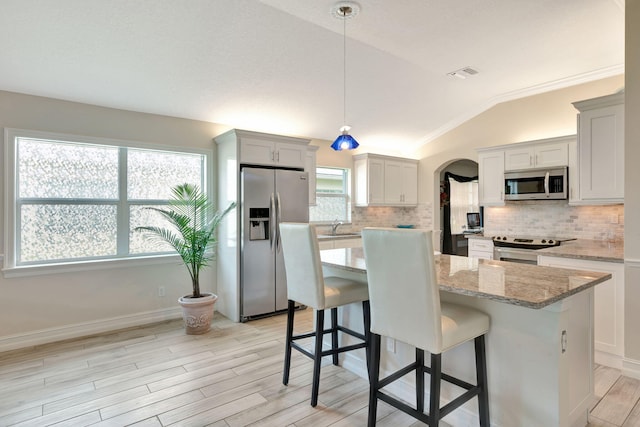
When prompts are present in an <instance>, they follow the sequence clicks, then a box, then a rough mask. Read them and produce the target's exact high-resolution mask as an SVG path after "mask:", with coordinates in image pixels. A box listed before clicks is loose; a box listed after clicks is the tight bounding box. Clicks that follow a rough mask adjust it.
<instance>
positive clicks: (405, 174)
mask: <svg viewBox="0 0 640 427" xmlns="http://www.w3.org/2000/svg"><path fill="white" fill-rule="evenodd" d="M402 188H403V190H402V200H403V202H404V204H405V205H417V204H418V165H417V164H416V163H413V162H411V163H409V162H407V163H405V164H404V165H403V166H402Z"/></svg>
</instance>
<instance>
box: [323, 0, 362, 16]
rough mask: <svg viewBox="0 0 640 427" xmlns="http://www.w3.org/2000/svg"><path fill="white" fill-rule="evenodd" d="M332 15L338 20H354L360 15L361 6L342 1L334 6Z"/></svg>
mask: <svg viewBox="0 0 640 427" xmlns="http://www.w3.org/2000/svg"><path fill="white" fill-rule="evenodd" d="M330 13H331V16H333V17H334V18H336V19H344V20H347V19H353V18H355V17H356V16H357V15H358V13H360V5H359V4H358V3H356V2H352V1H340V2H338V3H336V4H334V5H333V7H332V8H331V10H330Z"/></svg>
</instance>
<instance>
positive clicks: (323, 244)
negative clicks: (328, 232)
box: [318, 239, 335, 251]
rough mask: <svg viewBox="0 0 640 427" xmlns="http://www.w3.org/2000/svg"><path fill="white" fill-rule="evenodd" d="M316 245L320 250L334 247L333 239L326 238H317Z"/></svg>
mask: <svg viewBox="0 0 640 427" xmlns="http://www.w3.org/2000/svg"><path fill="white" fill-rule="evenodd" d="M318 247H319V248H320V250H321V251H322V250H325V249H333V248H335V245H334V241H333V240H328V239H318Z"/></svg>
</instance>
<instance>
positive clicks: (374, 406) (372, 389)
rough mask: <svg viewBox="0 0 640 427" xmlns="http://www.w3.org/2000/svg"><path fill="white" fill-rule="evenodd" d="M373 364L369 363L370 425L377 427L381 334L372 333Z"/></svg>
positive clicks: (368, 423)
mask: <svg viewBox="0 0 640 427" xmlns="http://www.w3.org/2000/svg"><path fill="white" fill-rule="evenodd" d="M369 343H370V344H371V364H370V365H369V416H368V420H367V426H368V427H375V425H376V413H377V412H378V381H379V379H380V335H378V334H373V333H372V334H371V335H370V341H369Z"/></svg>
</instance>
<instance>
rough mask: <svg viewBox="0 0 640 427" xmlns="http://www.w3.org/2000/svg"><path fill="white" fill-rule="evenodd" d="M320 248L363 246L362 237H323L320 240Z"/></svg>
mask: <svg viewBox="0 0 640 427" xmlns="http://www.w3.org/2000/svg"><path fill="white" fill-rule="evenodd" d="M318 246H319V247H320V250H324V249H342V248H360V247H362V238H360V237H355V238H353V239H331V238H323V239H319V240H318Z"/></svg>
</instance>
